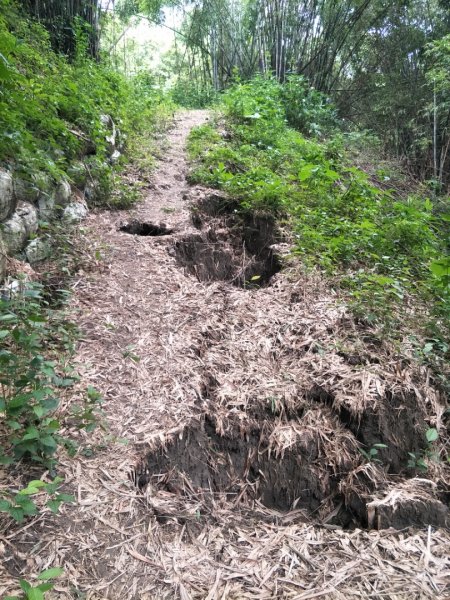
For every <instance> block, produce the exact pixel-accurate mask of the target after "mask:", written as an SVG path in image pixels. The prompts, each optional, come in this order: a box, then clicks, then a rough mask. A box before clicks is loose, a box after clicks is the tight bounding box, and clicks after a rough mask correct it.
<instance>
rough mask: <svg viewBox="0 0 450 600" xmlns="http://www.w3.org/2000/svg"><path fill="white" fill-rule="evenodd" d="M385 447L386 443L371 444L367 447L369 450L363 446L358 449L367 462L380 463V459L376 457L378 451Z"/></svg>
mask: <svg viewBox="0 0 450 600" xmlns="http://www.w3.org/2000/svg"><path fill="white" fill-rule="evenodd" d="M384 448H387V446H386V444H373V446H371V447H370V448H369V450H364V448H359V451H360V452H361V454H362V455H363V456H364V458H365V459H366V460H367V462H373V463H379V464H381V460H380V459H379V458H378V451H379V450H382V449H384Z"/></svg>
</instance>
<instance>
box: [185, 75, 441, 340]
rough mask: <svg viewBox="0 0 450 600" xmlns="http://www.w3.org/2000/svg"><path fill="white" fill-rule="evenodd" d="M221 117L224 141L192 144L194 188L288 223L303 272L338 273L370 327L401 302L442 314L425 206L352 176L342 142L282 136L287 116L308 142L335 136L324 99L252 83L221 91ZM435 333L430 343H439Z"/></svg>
mask: <svg viewBox="0 0 450 600" xmlns="http://www.w3.org/2000/svg"><path fill="white" fill-rule="evenodd" d="M303 101H305V102H303ZM223 111H224V115H225V119H226V122H225V127H226V128H227V137H226V139H225V138H223V137H222V136H218V135H217V133H216V134H214V131H212V130H211V127H209V126H208V128H202V129H199V130H197V131H194V132H193V133H192V134H191V141H190V148H191V156H192V157H193V158H195V159H196V163H195V166H194V170H193V178H194V179H195V180H196V181H200V182H202V181H203V182H205V183H207V184H208V185H212V186H216V187H218V188H221V189H224V190H226V191H227V192H228V193H229V194H230V195H231V196H233V197H234V198H236V199H237V200H239V201H240V208H241V210H243V211H255V210H258V211H261V210H263V211H269V212H271V213H274V214H278V215H281V216H284V217H285V218H286V217H287V218H288V219H290V221H291V223H292V228H293V230H294V233H295V236H296V239H297V243H296V250H295V251H296V252H297V253H298V254H299V255H301V256H302V258H303V261H304V262H305V263H306V264H307V265H309V266H319V267H321V268H322V269H324V270H325V271H326V272H327V273H333V274H335V275H336V273H339V274H340V277H339V280H340V283H341V286H342V288H343V289H345V290H347V291H348V293H349V295H350V299H351V302H352V303H353V306H354V309H355V310H356V311H357V312H358V313H359V314H360V315H361V316H364V317H365V318H366V319H367V320H369V321H374V320H379V321H381V322H384V323H389V322H390V319H391V318H392V317H393V316H394V315H393V313H395V310H394V309H395V307H397V308H398V307H399V306H400V305H401V303H402V302H404V300H405V297H406V295H409V296H410V297H419V298H420V299H421V301H422V303H427V304H428V305H429V306H431V307H432V309H433V310H434V312H435V315H438V314H440V315H443V314H445V312H446V311H447V314H448V310H449V309H450V301H449V291H448V290H449V276H448V264H447V263H448V261H447V258H446V253H447V252H448V250H447V249H446V246H445V241H443V240H445V239H446V235H445V227H444V225H445V214H444V215H442V214H437V211H436V210H435V209H434V207H433V204H432V202H431V201H430V200H429V199H423V198H420V197H415V196H410V197H409V198H406V199H405V198H398V197H396V196H395V194H394V193H393V192H390V191H386V190H384V189H381V188H380V187H377V186H376V185H374V184H373V183H372V181H371V180H370V179H369V176H368V175H367V174H366V173H365V172H364V171H362V170H361V169H359V168H356V167H352V166H349V158H348V157H347V155H346V151H345V146H346V141H345V139H344V137H345V136H343V135H342V134H341V133H339V132H338V133H337V134H336V135H335V136H333V137H332V138H331V139H330V140H329V141H327V142H319V141H318V140H317V139H314V138H313V139H311V138H308V137H305V136H304V135H302V134H301V133H299V132H298V131H295V130H293V129H291V128H290V127H288V125H287V122H286V116H288V117H289V120H290V122H291V123H293V124H295V125H296V126H297V127H298V128H299V129H302V130H303V131H308V133H310V134H311V135H313V136H317V135H318V134H319V133H321V132H323V131H326V130H327V129H328V130H332V128H333V127H334V126H335V115H334V110H333V108H332V107H331V106H329V105H328V103H327V102H326V101H325V99H324V98H323V97H322V96H320V95H318V94H317V92H315V91H314V90H308V89H307V88H306V86H305V83H304V82H303V80H302V79H300V78H291V79H289V80H288V81H287V82H286V84H284V85H280V84H279V83H277V82H276V81H274V80H272V79H264V78H260V77H258V78H256V79H255V80H252V81H250V82H247V83H244V84H237V85H235V86H234V87H233V88H231V89H230V90H229V91H227V92H226V93H225V94H224V97H223ZM313 125H314V126H313ZM221 126H222V125H221ZM353 137H355V136H353ZM356 138H357V139H359V138H358V136H356ZM367 139H368V138H367V135H364V143H366V142H367ZM352 145H353V147H355V146H354V144H352ZM434 323H435V324H436V323H437V321H436V320H435V321H434ZM439 323H440V325H439V326H440V327H441V331H440V332H433V335H434V337H435V338H439V337H440V336H441V337H442V336H445V335H446V326H445V324H444V322H443V320H442V319H441V320H440V321H439Z"/></svg>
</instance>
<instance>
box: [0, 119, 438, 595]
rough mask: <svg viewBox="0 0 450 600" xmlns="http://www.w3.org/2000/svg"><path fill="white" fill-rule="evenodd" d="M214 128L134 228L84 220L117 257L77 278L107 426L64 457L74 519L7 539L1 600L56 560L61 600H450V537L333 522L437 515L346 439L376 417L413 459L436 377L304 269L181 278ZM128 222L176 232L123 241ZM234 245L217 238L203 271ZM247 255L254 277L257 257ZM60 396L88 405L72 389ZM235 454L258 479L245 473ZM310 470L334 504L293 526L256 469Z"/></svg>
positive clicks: (158, 180) (165, 172)
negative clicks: (248, 285)
mask: <svg viewBox="0 0 450 600" xmlns="http://www.w3.org/2000/svg"><path fill="white" fill-rule="evenodd" d="M205 118H206V114H205V113H199V112H190V113H186V114H184V115H182V116H181V117H180V119H179V121H178V123H177V126H176V128H175V129H174V131H173V132H172V133H171V134H170V135H169V139H170V147H169V149H168V152H167V156H166V157H165V160H164V162H163V163H162V164H161V168H160V171H159V172H158V173H157V174H156V175H155V178H154V187H153V189H152V190H151V191H150V192H149V195H148V198H147V200H146V202H145V203H143V204H142V205H140V206H138V207H137V208H136V209H135V210H134V211H132V214H129V213H127V214H125V213H111V214H109V213H100V214H96V215H91V216H90V218H89V222H88V228H89V231H90V235H92V237H93V238H95V239H97V240H100V241H101V242H100V243H101V244H102V247H108V250H107V257H106V260H105V262H104V263H103V264H102V265H99V268H98V269H96V270H93V271H92V272H89V273H85V276H84V277H80V279H79V280H78V281H77V282H76V286H75V290H74V299H73V311H74V315H75V316H76V320H77V322H78V323H79V325H80V327H81V330H82V332H83V333H82V339H81V340H80V343H79V346H78V350H77V357H76V358H77V364H78V365H79V367H80V371H81V375H82V382H83V383H82V384H83V386H86V385H88V384H90V385H93V386H94V387H96V388H97V389H98V390H99V391H101V393H102V394H103V397H104V399H105V404H104V407H103V410H104V413H105V423H106V424H107V431H103V430H101V429H97V430H96V431H95V432H93V433H90V434H86V433H84V432H79V433H78V441H79V442H80V444H81V446H82V448H83V447H84V448H89V450H90V451H91V452H90V455H88V454H89V453H83V452H79V453H78V454H77V456H76V457H75V458H74V459H69V458H67V457H64V456H62V457H61V471H62V472H63V474H64V476H65V479H66V486H67V488H68V489H70V490H72V492H73V493H74V494H75V496H76V498H77V500H78V502H77V504H76V505H74V506H70V505H66V506H63V508H62V510H61V514H60V515H58V516H57V517H53V516H51V515H49V514H44V515H43V517H42V518H40V519H39V520H37V521H35V522H33V523H32V524H30V525H29V526H28V525H27V526H25V527H19V528H17V529H15V530H14V529H13V530H12V529H8V528H5V527H2V528H1V529H0V535H1V537H0V557H1V560H0V597H3V596H4V595H6V594H7V593H12V592H14V590H16V591H17V580H18V577H19V576H21V575H23V576H29V575H30V574H33V573H37V572H39V571H40V570H42V569H43V568H47V567H48V566H54V565H56V564H57V565H62V566H64V569H65V573H64V576H63V577H62V578H61V579H60V580H58V582H57V584H56V587H55V591H54V592H53V597H55V598H67V599H74V600H75V598H79V597H80V594H82V595H83V594H84V596H82V597H85V598H87V599H89V600H103V599H120V600H122V599H130V600H131V599H142V600H153V599H173V598H182V599H188V598H189V599H203V600H204V599H206V598H207V599H208V600H216V599H217V600H218V599H220V598H223V599H226V600H234V599H236V600H241V599H244V598H248V599H252V600H255V599H270V598H286V599H288V598H292V599H294V598H295V599H296V600H298V599H301V598H303V599H306V598H325V599H333V600H335V599H336V600H337V599H341V598H345V599H348V598H383V599H384V598H386V599H388V600H398V599H406V598H407V599H408V600H411V599H419V598H420V599H422V598H423V599H426V598H430V599H431V598H440V599H442V600H445V599H447V598H449V597H450V559H449V553H448V548H449V547H450V544H449V542H450V535H449V533H448V531H447V530H445V529H435V528H433V527H424V528H419V529H414V528H407V529H404V530H400V531H395V530H391V529H387V530H380V531H374V530H372V531H366V530H363V529H358V528H357V529H354V530H353V531H351V530H343V529H342V528H341V527H340V526H339V525H336V523H335V517H336V514H337V513H336V514H334V513H335V511H336V510H337V511H338V512H339V510H340V507H339V505H336V504H335V503H334V502H333V498H334V497H335V496H336V494H337V493H339V494H340V496H341V498H343V499H345V502H346V503H351V502H357V501H363V502H366V503H367V504H368V505H369V509H368V512H369V518H372V519H373V521H374V523H376V522H378V521H380V522H381V523H380V524H381V525H383V523H382V521H383V519H384V520H385V521H388V520H389V519H390V518H392V512H393V511H395V510H398V506H402V505H404V504H405V502H406V504H408V502H410V503H411V504H412V505H414V506H415V505H416V504H421V505H424V503H425V505H427V506H429V505H430V504H431V505H432V503H433V502H434V501H436V499H435V488H433V485H430V484H429V483H424V482H423V481H416V480H414V479H412V480H406V481H403V480H399V481H398V482H397V481H395V480H392V479H389V476H387V475H386V473H385V472H384V470H383V469H382V468H380V467H379V466H377V465H374V464H373V463H369V464H364V461H362V460H361V455H360V454H359V452H358V450H357V446H358V440H357V439H356V437H355V435H354V430H353V431H352V430H351V428H350V427H349V424H350V423H356V422H359V423H360V426H361V427H362V428H363V429H364V428H366V429H367V435H368V437H369V438H370V435H369V434H370V431H369V430H370V427H369V425H370V422H375V424H376V426H375V427H374V429H376V430H377V431H383V432H384V434H385V436H386V438H387V439H389V440H390V449H389V453H390V455H389V460H390V461H391V462H393V463H394V464H395V461H397V462H399V461H401V460H403V456H404V453H405V448H404V436H405V432H406V429H402V426H401V420H402V419H403V418H405V419H406V417H407V416H408V415H409V414H410V413H411V412H412V411H415V412H416V414H417V415H418V416H417V421H418V422H421V421H422V420H423V423H424V427H426V423H429V424H430V425H433V426H437V427H439V424H440V419H441V416H442V405H443V399H442V398H440V396H439V392H438V391H437V390H436V389H435V388H434V387H433V384H432V382H431V380H430V378H429V376H428V374H427V373H426V372H425V371H424V370H422V369H421V368H420V367H419V366H417V365H415V364H414V363H413V362H412V361H409V362H405V361H404V360H403V358H400V357H397V356H396V355H395V354H394V353H393V352H392V351H391V350H390V349H389V348H388V347H381V348H380V347H378V348H373V347H372V346H371V344H370V343H363V342H361V339H360V334H359V332H358V330H357V327H356V326H355V324H354V323H353V322H352V320H351V318H350V317H349V315H347V313H346V311H345V307H344V306H340V305H339V304H338V302H337V299H336V297H335V295H333V294H332V293H331V292H330V290H328V289H327V287H326V286H325V284H324V283H323V282H322V281H321V280H320V278H319V277H314V276H308V277H305V276H304V275H301V276H299V274H300V271H299V268H298V266H296V265H295V264H291V265H289V264H287V266H286V268H285V270H284V271H283V273H281V274H277V275H275V276H274V277H273V279H272V280H271V285H270V286H267V287H263V288H261V289H243V288H242V287H237V286H236V285H234V284H235V282H233V281H215V280H214V281H213V280H209V281H199V280H198V279H197V278H196V277H195V273H194V274H192V272H189V269H188V268H187V267H186V266H184V267H183V266H182V265H180V262H179V258H177V255H176V252H174V251H173V243H174V241H175V240H178V239H179V240H182V239H185V238H186V236H191V235H194V234H195V232H196V230H195V229H194V228H193V225H192V222H191V220H190V213H189V206H188V204H189V201H190V202H198V201H199V200H201V199H202V198H205V197H207V196H208V194H209V195H211V192H210V191H208V190H204V189H201V188H198V189H193V190H188V189H187V186H186V185H185V183H184V175H185V173H186V169H187V165H186V160H185V156H184V149H183V148H184V142H185V137H186V135H187V133H188V131H189V129H190V128H191V127H192V126H193V125H195V124H198V123H200V122H202V121H203V120H204V119H205ZM183 197H184V198H185V200H183ZM132 219H137V220H140V221H143V222H150V223H154V224H157V225H160V224H161V222H163V223H164V225H165V226H167V227H168V228H170V229H171V230H174V233H173V234H172V235H170V236H164V237H138V236H136V237H134V236H131V235H128V234H126V233H123V232H119V231H118V228H119V227H120V226H121V225H122V224H123V223H124V222H129V221H131V220H132ZM221 235H222V237H223V236H225V235H226V234H225V233H224V234H220V233H219V234H218V238H217V240H216V241H215V242H211V241H208V240H206V243H205V240H204V239H203V238H202V242H201V243H202V244H203V246H201V250H202V252H203V253H204V254H203V256H206V257H207V260H214V252H212V251H211V247H210V244H211V243H212V244H213V248H216V250H217V247H218V244H219V243H221V237H220V236H221ZM231 242H232V240H231ZM231 242H230V243H231ZM231 246H232V243H231ZM280 246H281V245H280ZM211 257H212V258H211ZM205 260H206V259H205ZM239 260H241V261H244V262H243V263H242V264H243V266H242V268H241V270H240V272H249V271H246V269H247V268H250V267H248V265H249V264H250V266H252V264H253V263H251V257H250V258H249V257H248V256H242V255H240V256H239ZM247 260H248V261H249V262H248V263H246V262H245V261H247ZM214 265H215V263H213V267H214ZM214 268H215V267H214ZM197 271H198V269H197ZM198 274H199V273H198V272H197V275H198ZM215 275H216V276H217V270H216V271H215ZM224 276H228V274H227V273H225V275H224ZM232 277H236V274H235V272H233V274H232ZM337 341H339V344H337ZM343 345H344V346H345V349H344V351H343V350H342V346H343ZM352 353H353V354H352ZM355 356H356V358H355ZM374 357H376V358H377V361H375V360H373V359H374ZM355 363H356V364H355ZM65 401H66V403H67V405H69V404H70V403H71V402H75V401H76V392H75V393H74V396H71V397H70V396H68V397H67V398H66V399H65ZM393 419H395V422H396V423H400V425H399V426H396V427H393V426H392V420H393ZM430 419H434V422H431V421H430ZM406 421H407V419H406ZM407 425H408V427H409V429H408V431H409V430H410V429H411V427H412V426H411V423H409V422H407ZM205 428H206V430H205ZM405 428H406V425H405ZM199 431H200V432H201V431H203V432H204V434H201V435H200V434H199ZM252 431H253V432H256V433H253V434H252ZM419 433H420V432H419ZM199 435H200V437H199ZM202 436H203V437H202ZM205 436H206V437H205ZM186 439H190V440H193V444H194V445H193V446H192V445H189V444H187V445H186ZM211 439H214V444H212V445H211V444H210V445H209V446H208V447H206V448H205V447H203V448H202V445H201V444H202V442H205V443H208V440H211ZM240 439H242V440H243V442H241V444H242V445H241V447H244V446H245V448H246V452H247V450H248V454H246V455H245V457H246V460H245V461H242V462H243V464H240V463H239V464H238V463H237V462H236V461H235V460H233V458H232V456H233V444H234V443H238V442H237V441H238V440H240ZM177 444H178V447H179V448H181V449H183V452H184V455H185V456H186V460H187V461H188V462H189V460H188V459H189V458H190V456H189V455H190V454H192V453H194V456H193V457H191V458H193V461H191V462H195V461H197V462H199V463H200V462H201V461H204V463H205V465H206V466H204V471H203V472H204V473H206V480H205V481H208V482H209V484H208V485H210V488H209V489H207V488H206V487H205V486H203V487H202V486H199V485H197V484H198V482H196V481H195V477H194V476H193V474H192V472H190V471H189V469H183V468H181V467H182V465H181V466H180V461H179V456H177V457H175V458H176V460H175V459H174V460H172V462H170V461H169V463H168V462H166V463H164V460H163V458H162V457H164V456H166V457H167V455H170V454H171V449H173V448H174V447H176V445H177ZM221 444H222V445H221ZM197 447H198V450H199V451H198V452H197V454H195V452H194V450H195V448H197ZM202 449H203V450H204V451H205V452H204V453H203V454H202V453H201V452H200V450H202ZM152 452H153V453H156V455H157V456H160V457H161V460H160V466H161V467H164V468H161V470H160V472H158V471H157V470H155V469H153V470H152V471H151V473H145V472H144V473H143V477H144V479H146V482H147V485H144V486H143V488H142V489H139V487H137V486H136V485H135V483H136V476H137V474H136V472H134V473H133V467H134V466H136V465H137V464H141V466H142V467H143V468H146V469H148V467H149V464H148V458H147V456H148V455H150V456H152V454H151V453H152ZM244 454H245V453H244ZM297 455H300V456H303V457H305V459H304V462H305V460H306V457H307V458H308V461H309V462H308V467H307V469H305V473H304V476H303V479H302V482H303V483H304V482H305V481H307V482H308V485H310V486H311V487H312V488H314V489H315V490H316V491H315V493H316V495H317V498H320V501H317V502H316V505H315V506H314V510H311V508H312V504H311V502H306V505H305V506H303V504H302V501H301V498H300V499H297V498H286V502H287V503H289V504H290V508H291V510H289V511H285V510H281V509H280V508H279V507H277V506H274V501H273V497H272V496H274V495H275V493H276V492H277V490H275V489H273V490H272V491H271V492H270V494H269V496H270V498H269V499H268V498H267V497H266V498H264V497H263V496H261V492H262V491H264V486H265V485H266V487H267V485H268V484H267V477H268V476H269V475H270V473H269V475H268V473H264V475H265V477H266V481H265V480H264V478H263V477H262V478H259V479H257V478H255V477H254V473H253V472H252V469H253V468H254V465H255V464H258V465H259V466H264V465H267V464H268V461H273V465H276V463H277V461H278V463H279V464H280V465H282V464H283V463H284V462H286V459H287V458H288V459H289V457H291V458H290V460H293V459H292V457H295V456H297ZM230 457H231V458H230ZM211 461H212V467H213V468H212V469H211V468H210V466H211ZM255 461H256V463H255ZM244 463H245V464H244ZM274 469H275V466H273V468H272V471H270V472H273V471H274ZM433 469H434V470H431V471H430V473H431V476H430V478H431V479H432V481H434V482H437V483H438V484H439V485H440V486H442V485H448V480H447V477H448V473H447V472H446V471H445V470H444V469H443V468H441V467H438V466H436V467H433ZM144 470H145V469H144ZM242 473H245V475H246V478H245V480H244V479H243V478H242ZM288 476H289V473H287V475H286V477H288ZM218 480H220V481H221V482H222V483H223V489H222V488H221V487H220V486H219V485H216V486H215V483H216V484H217V481H218ZM3 481H4V480H3V479H0V484H1V483H2V482H3ZM5 483H6V482H5ZM269 483H270V482H269ZM275 483H277V480H275ZM214 486H215V487H214ZM338 487H339V489H337V488H338ZM279 492H280V493H281V492H282V491H281V490H279ZM375 492H376V493H375ZM275 504H276V502H275ZM436 506H437V508H438V509H440V507H439V505H438V504H436ZM388 509H389V510H390V511H391V512H390V513H389V512H387V511H388ZM414 510H415V508H414ZM320 523H321V524H320Z"/></svg>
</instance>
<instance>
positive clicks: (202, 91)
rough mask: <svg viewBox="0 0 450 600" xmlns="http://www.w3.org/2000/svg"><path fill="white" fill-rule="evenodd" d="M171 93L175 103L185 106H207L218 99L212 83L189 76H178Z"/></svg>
mask: <svg viewBox="0 0 450 600" xmlns="http://www.w3.org/2000/svg"><path fill="white" fill-rule="evenodd" d="M170 94H171V97H172V100H173V102H174V103H175V104H177V105H179V106H184V107H185V108H205V107H206V106H212V105H213V104H215V103H216V102H217V99H218V94H217V92H216V91H215V90H214V88H213V87H212V86H211V85H204V84H201V83H200V84H199V83H197V82H196V81H195V80H193V79H192V78H188V77H178V78H177V80H176V81H175V83H174V84H173V86H172V88H171V90H170Z"/></svg>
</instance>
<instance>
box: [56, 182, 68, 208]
mask: <svg viewBox="0 0 450 600" xmlns="http://www.w3.org/2000/svg"><path fill="white" fill-rule="evenodd" d="M71 193H72V190H71V188H70V183H69V182H68V181H67V180H66V179H63V180H62V181H60V182H59V183H58V185H57V186H56V189H55V204H56V205H57V206H61V207H63V208H64V207H65V206H67V205H68V203H69V201H70V195H71Z"/></svg>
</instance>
